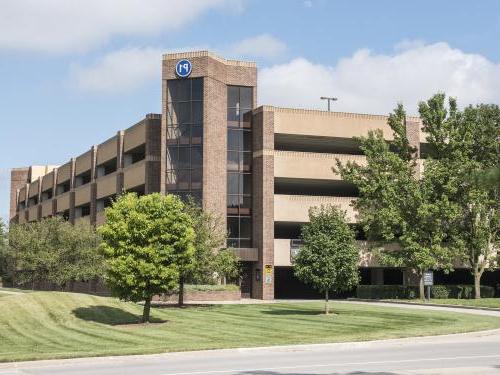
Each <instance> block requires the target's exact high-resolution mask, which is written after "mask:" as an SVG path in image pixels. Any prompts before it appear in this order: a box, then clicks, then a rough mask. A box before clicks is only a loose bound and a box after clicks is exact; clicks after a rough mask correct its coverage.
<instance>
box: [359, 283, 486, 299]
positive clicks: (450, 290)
mask: <svg viewBox="0 0 500 375" xmlns="http://www.w3.org/2000/svg"><path fill="white" fill-rule="evenodd" d="M356 296H357V297H358V298H363V299H415V298H417V296H418V287H417V286H406V285H358V287H357V290H356ZM481 296H482V297H483V298H493V297H495V288H494V287H491V286H485V285H481ZM431 297H432V298H436V299H445V298H456V299H470V298H474V285H433V286H432V287H431Z"/></svg>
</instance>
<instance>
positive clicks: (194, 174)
mask: <svg viewBox="0 0 500 375" xmlns="http://www.w3.org/2000/svg"><path fill="white" fill-rule="evenodd" d="M201 184H202V170H201V169H193V170H192V171H191V189H201Z"/></svg>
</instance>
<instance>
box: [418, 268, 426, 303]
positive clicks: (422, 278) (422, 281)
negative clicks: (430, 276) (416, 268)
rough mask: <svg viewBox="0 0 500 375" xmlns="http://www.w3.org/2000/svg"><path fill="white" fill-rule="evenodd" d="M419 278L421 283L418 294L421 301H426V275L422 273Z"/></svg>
mask: <svg viewBox="0 0 500 375" xmlns="http://www.w3.org/2000/svg"><path fill="white" fill-rule="evenodd" d="M418 276H419V278H420V282H419V285H418V286H419V287H418V294H419V297H420V299H423V300H425V286H424V273H423V272H420V274H419V275H418Z"/></svg>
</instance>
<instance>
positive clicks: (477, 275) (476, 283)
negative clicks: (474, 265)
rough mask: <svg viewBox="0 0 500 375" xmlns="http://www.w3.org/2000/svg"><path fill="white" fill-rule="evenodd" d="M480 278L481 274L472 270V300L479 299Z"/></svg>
mask: <svg viewBox="0 0 500 375" xmlns="http://www.w3.org/2000/svg"><path fill="white" fill-rule="evenodd" d="M481 276H482V272H480V271H479V270H477V269H474V298H475V299H480V298H481Z"/></svg>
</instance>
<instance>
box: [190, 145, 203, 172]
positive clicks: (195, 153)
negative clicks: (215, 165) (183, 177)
mask: <svg viewBox="0 0 500 375" xmlns="http://www.w3.org/2000/svg"><path fill="white" fill-rule="evenodd" d="M202 166H203V151H202V148H201V147H200V146H193V147H191V168H201V167H202Z"/></svg>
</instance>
